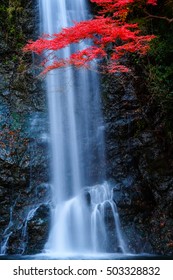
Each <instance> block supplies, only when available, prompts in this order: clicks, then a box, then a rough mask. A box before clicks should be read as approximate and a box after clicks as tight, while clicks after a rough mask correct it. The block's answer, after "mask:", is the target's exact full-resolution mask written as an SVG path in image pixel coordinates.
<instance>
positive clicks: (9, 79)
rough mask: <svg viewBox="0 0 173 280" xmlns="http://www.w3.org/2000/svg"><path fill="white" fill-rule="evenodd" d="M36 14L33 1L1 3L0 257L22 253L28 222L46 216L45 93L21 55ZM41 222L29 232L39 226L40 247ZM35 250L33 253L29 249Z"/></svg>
mask: <svg viewBox="0 0 173 280" xmlns="http://www.w3.org/2000/svg"><path fill="white" fill-rule="evenodd" d="M36 9H37V5H36V1H15V2H14V1H11V3H10V1H2V3H1V4H0V20H1V30H0V42H1V43H0V44H1V45H0V57H1V58H0V114H1V115H0V205H1V210H0V211H1V215H0V244H1V253H5V252H6V253H9V254H11V253H15V254H16V253H23V252H25V251H26V250H27V239H28V238H30V236H28V234H29V232H30V233H31V230H30V229H29V232H28V233H27V223H31V222H32V219H35V218H34V217H35V215H37V221H38V220H39V217H38V216H39V215H38V213H39V208H40V207H42V209H43V208H45V210H44V211H45V215H46V216H48V215H49V209H48V207H47V206H46V203H47V200H48V195H47V194H48V190H49V185H48V184H47V182H48V180H49V178H48V177H49V176H48V154H47V153H48V151H47V150H48V149H47V147H48V142H47V140H46V135H47V124H46V122H47V110H46V107H45V104H46V102H45V95H44V88H43V85H42V84H41V83H40V82H39V80H38V79H37V78H36V72H35V71H34V70H33V68H32V67H31V66H32V65H31V62H32V61H31V57H30V56H28V55H24V54H23V53H22V50H21V48H22V46H23V45H24V44H25V43H26V41H27V40H28V39H30V38H31V37H32V38H33V37H34V36H37V33H38V32H37V30H38V26H37V22H38V19H37V18H36V15H38V11H36ZM4 18H5V20H4ZM42 204H44V205H42ZM46 216H45V219H44V220H46ZM44 220H43V219H41V218H40V222H39V225H37V222H36V220H34V222H33V229H32V230H33V232H32V235H33V234H34V233H36V231H37V230H38V227H39V228H41V225H42V226H43V227H42V233H40V235H41V236H42V239H43V240H42V243H43V244H44V242H45V238H46V235H47V232H48V229H47V226H46V228H45V226H44ZM47 225H48V224H47ZM37 234H38V231H37ZM36 236H38V235H36ZM35 242H37V237H35ZM38 243H39V242H38ZM7 244H8V250H7V251H6V249H5V248H6V245H7ZM43 244H42V246H43ZM37 247H39V245H38V246H37ZM37 251H38V248H37V249H35V248H34V249H33V252H37Z"/></svg>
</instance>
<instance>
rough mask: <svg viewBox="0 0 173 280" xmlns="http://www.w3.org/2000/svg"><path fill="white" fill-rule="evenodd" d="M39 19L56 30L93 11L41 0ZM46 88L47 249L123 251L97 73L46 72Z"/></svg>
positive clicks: (68, 1)
mask: <svg viewBox="0 0 173 280" xmlns="http://www.w3.org/2000/svg"><path fill="white" fill-rule="evenodd" d="M40 17H41V32H42V33H46V34H54V33H57V32H59V31H60V30H61V28H62V27H67V26H71V25H72V24H73V21H74V20H75V21H82V20H86V19H88V18H89V9H88V5H87V1H86V0H73V1H72V0H40ZM86 44H90V42H88V41H87V42H86V43H84V42H82V43H80V44H79V45H78V46H76V45H73V46H70V47H66V48H65V49H63V50H61V51H59V53H58V54H59V55H60V56H61V57H62V58H65V57H68V56H69V55H70V53H72V52H74V51H75V50H76V49H77V48H79V49H82V48H84V47H86ZM93 67H94V65H93ZM46 88H47V95H48V106H49V121H50V138H51V154H52V162H51V170H52V174H51V176H52V182H51V184H52V222H51V229H50V234H49V238H48V241H47V243H46V245H45V251H46V252H50V253H61V254H68V253H80V252H81V253H85V252H88V253H89V252H109V251H110V250H112V251H113V252H118V251H121V252H124V251H125V249H124V248H125V245H124V243H123V239H122V236H121V230H120V225H119V224H120V223H119V218H118V213H117V209H116V205H115V203H114V202H113V200H112V195H111V188H110V186H109V185H108V184H107V183H106V182H104V180H105V159H104V140H103V139H104V135H103V134H104V133H103V130H104V126H103V122H102V115H101V109H100V97H99V78H98V75H97V74H96V71H88V70H86V69H82V70H76V69H74V68H72V67H69V68H66V69H58V70H53V71H51V72H50V73H49V74H48V75H47V78H46ZM86 186H88V187H86ZM108 216H110V217H109V218H110V219H111V220H112V225H111V226H110V224H109V222H107V220H108V219H107V218H106V217H108ZM112 238H113V239H114V240H112V241H110V239H112ZM111 243H112V244H113V246H112V248H111V246H110V244H111ZM110 248H111V249H110Z"/></svg>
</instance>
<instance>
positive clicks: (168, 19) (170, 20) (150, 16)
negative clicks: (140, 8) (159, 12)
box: [144, 10, 173, 23]
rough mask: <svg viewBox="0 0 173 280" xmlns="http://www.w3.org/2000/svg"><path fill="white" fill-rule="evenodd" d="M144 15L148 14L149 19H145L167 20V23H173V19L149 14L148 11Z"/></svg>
mask: <svg viewBox="0 0 173 280" xmlns="http://www.w3.org/2000/svg"><path fill="white" fill-rule="evenodd" d="M144 13H145V14H147V17H145V18H157V19H163V20H166V21H168V22H169V23H172V22H173V18H168V17H162V16H155V15H152V14H149V13H148V12H147V11H146V10H145V11H144Z"/></svg>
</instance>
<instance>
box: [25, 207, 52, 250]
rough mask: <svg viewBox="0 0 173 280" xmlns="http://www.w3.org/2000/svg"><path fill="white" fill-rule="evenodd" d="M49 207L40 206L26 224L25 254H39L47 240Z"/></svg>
mask: <svg viewBox="0 0 173 280" xmlns="http://www.w3.org/2000/svg"><path fill="white" fill-rule="evenodd" d="M49 224H50V207H49V206H48V205H40V207H39V208H38V209H37V210H36V212H35V214H34V216H33V217H32V219H30V220H29V221H28V224H27V245H26V249H25V254H38V253H41V252H42V250H43V248H44V245H45V243H46V241H47V238H48V233H49Z"/></svg>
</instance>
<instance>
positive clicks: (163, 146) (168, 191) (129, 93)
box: [102, 72, 173, 255]
mask: <svg viewBox="0 0 173 280" xmlns="http://www.w3.org/2000/svg"><path fill="white" fill-rule="evenodd" d="M102 89H103V101H104V106H103V107H104V108H103V110H104V116H105V137H106V155H107V177H108V179H109V181H110V183H111V184H112V187H113V193H114V200H115V201H116V203H117V206H118V210H119V214H120V219H121V224H122V231H123V232H124V237H125V239H126V242H127V245H128V248H129V251H130V252H134V253H143V252H145V253H156V254H165V255H171V254H173V242H172V241H173V235H172V231H171V228H172V225H173V215H172V213H173V211H172V210H173V176H172V174H173V172H172V171H173V161H172V147H171V146H168V145H167V140H166V136H165V134H164V127H163V124H162V119H161V117H160V114H159V111H158V108H157V106H155V103H154V102H151V101H150V100H151V95H150V93H149V92H148V91H147V87H146V85H145V83H144V80H143V77H142V74H140V73H139V72H138V73H135V75H134V73H133V76H132V75H130V74H115V75H111V76H105V77H103V79H102Z"/></svg>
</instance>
